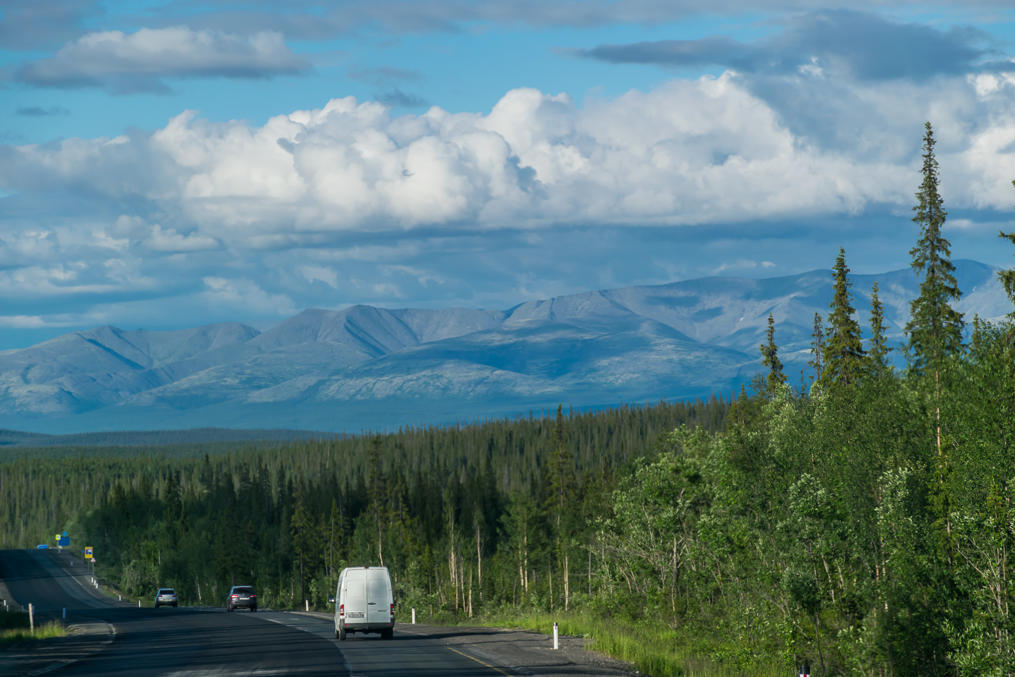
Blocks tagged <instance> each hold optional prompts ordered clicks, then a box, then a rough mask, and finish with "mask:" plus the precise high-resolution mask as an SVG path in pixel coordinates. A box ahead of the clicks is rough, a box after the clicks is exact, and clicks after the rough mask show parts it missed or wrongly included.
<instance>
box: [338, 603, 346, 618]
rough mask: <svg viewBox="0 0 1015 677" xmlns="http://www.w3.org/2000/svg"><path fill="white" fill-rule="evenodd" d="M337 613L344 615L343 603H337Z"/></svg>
mask: <svg viewBox="0 0 1015 677" xmlns="http://www.w3.org/2000/svg"><path fill="white" fill-rule="evenodd" d="M338 615H339V616H344V615H345V605H344V604H339V605H338Z"/></svg>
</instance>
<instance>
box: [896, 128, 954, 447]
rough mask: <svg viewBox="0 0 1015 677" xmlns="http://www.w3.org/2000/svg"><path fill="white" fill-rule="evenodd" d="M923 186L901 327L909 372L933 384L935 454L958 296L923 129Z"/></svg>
mask: <svg viewBox="0 0 1015 677" xmlns="http://www.w3.org/2000/svg"><path fill="white" fill-rule="evenodd" d="M924 129H925V132H924V136H923V170H922V171H923V183H921V184H920V190H919V191H917V193H916V198H917V204H916V206H915V207H913V211H915V212H916V216H914V217H913V221H914V222H915V223H918V224H919V225H920V239H919V240H917V242H916V246H915V247H913V249H911V250H910V252H909V253H910V254H911V255H912V256H913V269H914V270H916V271H917V272H918V273H923V276H924V277H923V281H922V282H921V283H920V295H919V296H918V297H917V298H916V299H914V300H913V303H912V305H911V306H910V313H911V317H910V320H909V323H908V324H907V325H906V333H907V334H909V346H908V347H909V351H910V357H911V364H910V366H911V368H912V370H913V372H914V373H915V374H916V375H917V376H922V375H928V376H932V377H933V379H934V391H933V396H934V415H935V428H936V433H937V450H938V453H939V454H940V453H941V369H942V367H943V365H944V361H945V360H946V359H947V358H948V357H950V356H951V355H954V354H956V353H957V352H958V351H959V350H960V349H961V348H962V325H963V322H962V314H961V313H959V312H957V311H956V310H955V309H954V308H952V307H951V306H950V305H949V301H958V300H959V296H961V292H960V291H959V287H958V283H957V282H956V281H955V266H954V265H952V262H951V243H950V242H948V240H947V239H946V238H945V237H944V235H942V234H941V228H942V227H943V226H944V223H945V217H946V216H947V212H945V209H944V201H943V200H942V199H941V194H940V193H939V192H938V164H937V159H936V158H935V157H934V144H935V143H936V142H935V141H934V130H933V129H932V128H931V126H930V123H929V122H927V123H925V124H924Z"/></svg>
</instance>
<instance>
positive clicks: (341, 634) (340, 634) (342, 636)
mask: <svg viewBox="0 0 1015 677" xmlns="http://www.w3.org/2000/svg"><path fill="white" fill-rule="evenodd" d="M335 634H336V635H338V639H339V641H341V642H344V641H345V628H344V627H342V626H341V625H340V626H338V630H337V631H336V632H335Z"/></svg>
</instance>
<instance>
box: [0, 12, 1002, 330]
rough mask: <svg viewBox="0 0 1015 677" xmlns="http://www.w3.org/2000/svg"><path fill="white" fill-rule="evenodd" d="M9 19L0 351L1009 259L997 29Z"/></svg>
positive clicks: (920, 23)
mask: <svg viewBox="0 0 1015 677" xmlns="http://www.w3.org/2000/svg"><path fill="white" fill-rule="evenodd" d="M281 4H282V3H275V2H264V1H258V0H246V1H244V0H222V1H221V2H197V1H196V0H159V1H158V2H90V1H88V0H35V1H34V2H31V3H26V2H22V1H11V0H0V88H2V89H0V91H2V95H0V101H2V105H0V300H2V305H0V348H10V347H20V346H25V345H29V344H31V343H35V342H37V341H39V340H42V339H45V338H48V337H51V336H55V335H58V334H61V333H65V332H67V331H72V330H74V329H78V328H85V327H92V326H96V325H101V324H113V325H116V326H119V327H123V328H128V329H135V328H148V329H165V328H179V327H188V326H196V325H199V324H206V323H211V322H219V321H240V322H246V323H249V324H252V325H254V326H257V327H265V326H268V325H270V324H272V323H274V322H277V321H278V320H280V319H283V318H285V317H287V316H290V315H292V314H294V313H296V312H299V311H300V310H302V309H304V308H309V307H323V308H341V307H344V306H347V305H351V304H356V303H366V304H373V305H379V306H385V307H446V306H469V307H484V308H493V309H503V308H507V307H509V306H512V305H514V304H516V303H519V302H522V301H526V300H531V299H535V298H544V297H547V296H552V295H558V294H565V293H571V292H579V291H586V290H590V289H597V288H611V287H620V286H627V285H635V284H659V283H665V282H672V281H677V280H683V279H689V278H696V277H703V276H708V275H729V276H748V277H770V276H776V275H782V274H791V273H796V272H801V271H805V270H811V269H815V268H830V267H831V264H832V263H833V262H834V258H835V255H836V253H837V252H838V249H839V247H840V246H842V247H845V248H846V255H847V262H848V264H849V265H850V267H851V268H852V269H853V270H854V271H857V272H882V271H886V270H891V269H896V268H903V267H906V266H907V265H908V264H909V253H908V252H909V249H910V248H911V247H912V245H913V243H914V242H915V241H916V238H917V231H916V226H915V225H914V224H912V223H911V221H910V218H911V216H912V206H913V204H914V196H913V194H914V193H915V191H916V189H917V187H918V185H919V182H920V177H919V167H920V140H921V135H922V127H923V122H924V121H925V120H930V121H931V122H932V123H933V124H934V126H935V130H936V134H937V139H938V147H937V152H938V159H939V162H940V166H941V188H942V193H943V195H944V198H945V205H946V208H947V209H948V210H949V220H948V223H947V226H946V234H947V235H948V237H949V238H950V239H951V241H952V256H953V258H956V259H959V258H970V259H976V260H980V261H983V262H986V263H989V264H992V265H997V266H1004V267H1010V266H1012V265H1015V264H1013V261H1012V256H1013V254H1015V251H1013V250H1012V248H1011V246H1010V245H1009V244H1006V243H1005V242H1003V241H1001V240H1000V239H999V238H998V237H997V233H998V230H1000V229H1004V230H1012V229H1015V226H1013V225H1012V216H1013V214H1012V207H1013V206H1015V189H1013V188H1012V185H1011V181H1012V180H1013V179H1015V152H1013V151H1015V105H1013V104H1015V63H1013V61H1012V57H1013V56H1015V42H1013V36H1015V10H1012V9H1009V8H1008V7H1007V5H1009V4H1010V3H1008V2H987V1H984V2H968V1H967V2H958V1H956V2H943V3H938V4H927V3H901V2H900V3H893V2H885V1H879V0H867V1H864V0H860V1H859V2H853V3H850V8H849V9H848V10H846V9H842V8H841V7H839V6H836V5H822V4H820V3H815V2H809V1H804V0H796V1H794V0H786V1H782V2H774V1H769V2H760V3H759V2H747V1H746V0H727V1H726V2H705V1H704V0H680V1H675V2H665V3H660V2H656V1H655V0H630V1H628V2H623V3H618V2H613V1H607V0H591V1H587V2H578V1H575V2H559V3H556V2H549V3H548V2H545V1H542V2H537V1H535V0H533V1H521V2H475V1H470V0H416V1H412V2H408V1H394V0H374V1H373V2H371V3H342V2H318V1H315V0H293V1H291V2H288V3H284V6H285V9H284V10H279V9H277V6H279V5H281Z"/></svg>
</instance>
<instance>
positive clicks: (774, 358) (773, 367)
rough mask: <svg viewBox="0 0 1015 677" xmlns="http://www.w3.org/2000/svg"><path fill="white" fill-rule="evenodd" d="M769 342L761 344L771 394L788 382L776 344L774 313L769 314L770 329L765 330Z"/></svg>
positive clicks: (768, 388)
mask: <svg viewBox="0 0 1015 677" xmlns="http://www.w3.org/2000/svg"><path fill="white" fill-rule="evenodd" d="M765 336H766V338H767V339H768V342H767V343H763V344H761V363H762V364H763V365H765V366H766V367H768V379H767V383H766V386H767V390H768V393H769V394H773V393H775V390H776V388H777V387H778V386H780V385H782V384H783V383H785V382H786V375H785V374H783V373H782V362H781V361H780V360H779V354H778V353H779V351H778V348H777V347H776V345H775V320H774V319H773V318H772V313H769V314H768V331H766V332H765Z"/></svg>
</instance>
